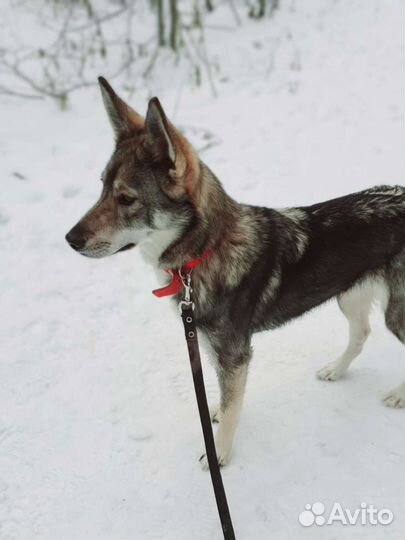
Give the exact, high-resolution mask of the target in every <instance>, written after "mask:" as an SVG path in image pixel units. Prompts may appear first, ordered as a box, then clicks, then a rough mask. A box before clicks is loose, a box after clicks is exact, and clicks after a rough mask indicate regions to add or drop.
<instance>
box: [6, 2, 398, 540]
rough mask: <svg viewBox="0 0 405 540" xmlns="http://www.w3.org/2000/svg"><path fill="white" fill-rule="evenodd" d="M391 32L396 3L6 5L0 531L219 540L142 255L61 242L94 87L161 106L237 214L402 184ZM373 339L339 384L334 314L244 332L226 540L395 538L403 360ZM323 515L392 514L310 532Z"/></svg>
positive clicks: (79, 203)
mask: <svg viewBox="0 0 405 540" xmlns="http://www.w3.org/2000/svg"><path fill="white" fill-rule="evenodd" d="M404 18H405V17H404V4H403V1H402V0H387V1H384V2H381V1H380V0H358V1H355V2H353V1H349V0H309V1H305V2H304V1H299V0H205V1H203V0H97V1H96V0H75V1H73V0H71V1H67V0H36V1H29V0H7V1H4V2H1V3H0V181H1V187H2V195H1V198H0V310H1V312H0V317H1V321H2V324H1V325H0V347H1V360H0V411H1V415H0V538H1V540H55V539H57V540H82V539H83V538H86V539H89V540H93V539H94V540H104V539H105V540H107V539H108V540H126V539H130V538H131V539H133V538H136V539H137V538H140V539H142V540H148V539H151V540H156V539H157V538H165V539H168V540H175V539H176V540H183V539H184V540H186V539H187V540H189V538H193V539H195V540H206V539H207V538H211V539H212V540H214V539H215V540H216V539H218V540H219V539H220V538H221V532H220V528H219V525H218V520H217V516H216V510H215V503H214V499H213V495H212V490H211V486H210V482H209V478H208V476H207V475H206V474H204V473H203V472H202V471H201V470H200V468H199V464H198V457H199V456H200V454H201V448H202V439H201V433H200V427H199V424H198V420H197V409H196V405H195V398H194V395H193V389H192V382H191V376H190V373H189V366H188V361H187V357H186V349H185V345H184V343H183V335H182V329H181V325H180V322H179V320H178V319H177V318H176V317H175V316H173V314H172V311H171V309H170V308H169V306H168V304H167V302H165V301H164V300H157V299H155V298H154V297H153V296H152V295H151V293H150V291H151V290H152V289H154V288H155V287H156V283H155V277H154V274H153V272H151V269H150V268H149V267H148V266H147V265H145V263H144V262H143V261H142V259H141V258H140V256H139V254H138V253H137V252H136V251H131V252H128V253H123V254H121V255H119V256H117V257H112V258H110V259H105V260H102V261H97V260H90V259H85V258H83V257H78V256H77V254H75V253H74V252H73V250H71V249H69V247H68V245H67V244H66V242H65V241H64V235H65V234H66V232H67V231H68V229H69V228H70V227H71V226H72V225H73V224H74V223H75V222H76V221H77V219H78V218H79V217H80V216H81V215H82V214H83V213H84V211H86V210H87V209H88V208H89V207H90V206H91V205H92V204H93V203H94V201H95V200H96V198H97V197H98V194H99V190H100V182H99V177H100V173H101V170H102V169H103V167H104V165H105V163H106V161H107V159H108V157H109V155H110V153H111V151H112V148H113V139H112V134H111V130H110V126H109V124H108V120H107V118H106V115H105V112H104V110H103V106H102V103H101V99H100V95H99V90H98V88H97V84H96V79H97V76H98V75H104V76H105V77H106V78H107V79H108V80H109V81H110V82H111V84H112V85H113V87H114V88H115V89H116V90H117V92H118V93H119V94H120V95H121V96H122V97H123V98H124V99H127V100H128V101H129V102H130V103H131V105H133V107H134V108H135V109H136V110H137V111H138V112H140V113H141V114H144V113H145V111H146V106H147V100H148V98H150V97H152V96H154V95H157V96H158V97H159V99H160V100H161V102H162V104H163V106H164V108H165V110H166V113H167V115H168V116H169V118H170V119H171V120H172V121H173V122H174V123H175V124H176V125H178V126H179V127H180V128H181V129H182V130H183V131H184V133H185V134H186V135H187V136H188V137H189V138H190V139H191V141H192V142H193V144H194V145H195V147H196V148H197V149H198V150H199V151H200V154H201V158H202V159H203V160H204V161H205V162H206V163H207V164H208V165H209V166H210V167H211V168H212V169H213V171H214V172H215V173H216V174H217V176H218V177H219V178H220V179H221V180H222V182H223V183H224V186H225V188H226V190H227V191H228V192H229V193H230V194H231V195H232V196H233V197H234V198H236V199H237V200H243V201H245V202H248V203H251V204H259V205H266V206H275V207H277V206H292V205H304V204H310V203H313V202H315V201H320V200H322V199H327V198H332V197H335V196H338V195H343V194H345V193H348V192H351V191H356V190H359V189H363V188H366V187H370V186H372V185H375V184H404V142H405V141H404V120H403V118H404V44H403V28H404ZM373 330H374V331H373V333H372V335H371V337H370V340H369V342H368V343H367V346H366V348H365V350H364V352H363V354H362V356H361V358H359V359H358V360H356V362H355V363H354V365H353V367H352V368H351V371H350V373H349V374H348V375H347V376H346V377H345V378H344V379H342V381H340V382H337V383H331V384H328V383H324V382H320V381H318V380H316V378H315V375H314V374H315V371H316V370H317V369H318V368H320V367H321V366H322V365H324V364H325V363H327V362H328V361H330V360H333V359H334V358H335V357H336V356H338V354H339V353H340V352H341V350H342V348H343V347H344V345H345V341H346V338H347V335H346V334H347V328H346V323H345V320H344V319H343V317H342V316H341V314H340V313H339V310H338V308H337V307H336V305H335V303H330V304H327V305H326V306H323V307H322V308H320V309H318V310H316V311H314V312H312V313H310V314H309V315H308V316H306V317H305V318H303V319H300V320H298V321H294V322H293V323H292V324H290V325H288V326H286V327H285V328H281V329H279V330H277V331H274V332H271V333H270V332H268V333H265V334H263V335H260V336H257V338H256V339H255V342H254V347H255V354H254V359H253V362H252V367H251V370H250V374H249V382H248V389H247V395H246V405H245V409H244V413H243V416H242V420H241V425H240V429H239V431H238V434H237V440H236V444H235V452H234V456H233V460H232V462H231V464H230V465H229V467H227V468H226V469H224V473H223V474H224V481H225V484H226V487H227V492H228V496H229V502H230V506H231V511H232V514H233V518H234V522H235V529H236V531H237V536H238V538H244V539H249V540H253V539H257V538H276V539H277V540H287V539H289V538H291V537H293V538H300V539H301V538H304V539H305V538H308V539H314V540H334V539H337V538H338V539H339V540H353V538H354V537H356V538H359V539H361V540H363V539H364V540H399V539H400V538H401V535H403V530H404V527H405V513H404V508H405V495H404V490H403V483H404V456H405V450H404V448H405V446H404V430H403V425H404V423H403V412H402V411H396V410H389V409H386V408H384V407H383V406H382V404H381V398H382V396H383V395H384V394H385V393H386V392H387V391H388V390H390V389H392V388H393V387H394V386H395V385H396V384H398V383H399V382H400V381H402V380H403V379H404V372H405V369H404V360H405V353H404V350H403V347H401V346H400V344H399V343H396V342H395V341H394V340H393V339H392V338H390V337H389V336H388V335H387V333H386V331H385V329H384V325H383V324H382V320H381V315H380V314H379V313H378V310H376V312H375V314H374V315H373ZM156 336H159V338H157V337H156ZM205 373H206V379H207V388H208V394H209V400H210V402H212V403H214V402H215V401H216V399H217V393H218V392H217V386H216V381H215V376H214V373H213V371H212V369H211V368H210V367H209V365H208V363H207V364H206V369H205ZM318 501H320V502H323V503H324V504H325V505H326V507H327V508H330V507H331V506H332V505H333V503H334V502H340V503H341V504H342V505H343V506H344V507H346V508H351V509H356V508H358V507H359V505H360V503H361V502H363V501H364V502H367V503H368V504H374V505H375V506H377V507H388V508H390V509H391V510H392V511H393V512H394V514H395V519H394V522H393V523H392V524H391V525H389V526H387V527H383V526H379V527H373V526H360V525H359V526H358V527H355V528H353V527H344V526H339V524H335V525H333V526H330V527H316V526H313V527H311V528H308V529H305V528H303V527H302V526H301V525H300V524H299V523H298V515H299V513H300V512H301V511H302V510H303V509H304V507H305V505H306V504H311V503H315V502H318Z"/></svg>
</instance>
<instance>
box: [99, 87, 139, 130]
mask: <svg viewBox="0 0 405 540" xmlns="http://www.w3.org/2000/svg"><path fill="white" fill-rule="evenodd" d="M98 83H99V85H100V90H101V95H102V98H103V102H104V106H105V110H106V111H107V114H108V118H109V119H110V122H111V125H112V128H113V130H114V134H115V138H116V139H118V138H119V137H120V136H121V135H123V134H130V133H131V132H133V131H138V130H140V129H142V128H143V127H144V124H145V121H144V119H143V118H142V116H141V115H140V114H138V113H137V112H135V111H134V110H133V109H132V108H131V107H130V106H129V105H127V104H126V103H125V101H123V100H122V99H121V98H120V97H119V96H117V94H116V93H115V92H114V90H113V89H112V88H111V86H110V84H109V83H108V82H107V81H106V80H105V79H104V77H99V78H98Z"/></svg>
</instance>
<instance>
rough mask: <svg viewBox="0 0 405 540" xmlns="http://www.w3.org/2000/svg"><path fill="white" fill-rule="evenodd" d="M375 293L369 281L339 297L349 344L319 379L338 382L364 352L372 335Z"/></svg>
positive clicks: (319, 375) (321, 371) (372, 284)
mask: <svg viewBox="0 0 405 540" xmlns="http://www.w3.org/2000/svg"><path fill="white" fill-rule="evenodd" d="M374 293H375V285H374V283H373V281H372V280H369V279H368V280H366V281H364V282H363V283H361V284H360V285H356V286H355V287H353V288H352V289H350V290H348V291H346V292H344V293H343V294H341V295H339V297H338V304H339V307H340V309H341V311H342V313H343V314H344V315H345V316H346V318H347V320H348V322H349V343H348V345H347V347H346V350H345V351H344V353H343V354H342V355H341V356H340V357H339V358H338V359H337V360H336V361H335V362H332V363H330V364H327V365H326V366H324V367H323V368H322V369H320V370H319V371H318V372H317V376H318V378H319V379H322V380H324V381H336V380H337V379H339V378H340V377H341V376H342V375H343V373H344V372H345V371H346V370H347V369H348V367H349V366H350V364H351V363H352V362H353V360H354V359H355V358H356V357H357V356H358V355H359V354H360V353H361V351H362V350H363V346H364V343H365V341H366V339H367V337H368V335H369V334H370V324H369V313H370V308H371V305H372V303H373V299H374Z"/></svg>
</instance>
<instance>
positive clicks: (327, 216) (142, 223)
mask: <svg viewBox="0 0 405 540" xmlns="http://www.w3.org/2000/svg"><path fill="white" fill-rule="evenodd" d="M99 84H100V88H101V93H102V98H103V101H104V105H105V108H106V111H107V114H108V117H109V119H110V122H111V125H112V128H113V131H114V134H115V142H116V146H115V150H114V152H113V154H112V157H111V159H110V160H109V162H108V164H107V166H106V168H105V170H104V172H103V174H102V182H103V188H102V193H101V197H100V199H99V200H98V201H97V202H96V204H95V205H94V206H93V207H92V208H91V209H90V210H89V211H88V212H87V214H85V216H84V217H83V218H82V219H81V220H80V221H79V222H78V223H77V224H76V225H75V226H74V227H73V228H72V229H71V230H70V232H69V233H68V234H67V235H66V240H67V241H68V243H69V244H70V246H71V247H72V248H73V249H75V250H76V251H78V252H79V253H80V254H81V255H85V256H86V257H94V258H101V257H107V256H109V255H113V254H115V253H117V252H120V251H124V250H126V249H129V248H131V247H134V246H136V245H139V247H140V250H141V253H142V254H143V256H144V257H145V259H146V260H147V261H148V262H149V263H151V264H152V265H153V266H154V268H155V269H156V271H157V273H158V274H159V275H160V276H163V280H166V282H167V280H168V279H169V278H168V274H167V273H164V272H163V270H164V269H166V271H167V270H169V271H172V272H178V270H179V269H181V268H183V267H184V265H185V264H186V263H187V262H188V261H190V260H194V259H198V261H199V265H198V266H196V268H195V269H194V270H193V274H192V287H193V299H194V302H195V310H196V320H197V326H198V331H199V334H200V336H201V337H202V338H204V342H205V344H206V345H207V346H208V349H209V353H210V356H211V357H212V359H213V362H214V365H215V368H216V371H217V375H218V381H219V386H220V391H221V398H220V405H219V408H218V410H217V411H216V412H215V413H214V414H213V420H217V421H218V422H219V427H218V431H217V434H216V448H217V456H218V461H219V464H220V465H225V464H227V463H228V461H229V459H230V455H231V450H232V444H233V439H234V434H235V430H236V427H237V424H238V419H239V415H240V412H241V408H242V401H243V396H244V390H245V385H246V379H247V375H248V366H249V362H250V359H251V356H252V349H251V339H252V335H253V334H254V333H255V332H259V331H262V330H267V329H272V328H277V327H279V326H281V325H283V324H285V323H287V322H288V321H290V320H292V319H294V318H296V317H299V316H301V315H303V314H304V313H306V312H308V311H309V310H311V309H313V308H315V307H316V306H319V305H320V304H322V303H324V302H326V301H327V300H329V299H331V298H333V297H336V298H337V301H338V304H339V306H340V309H341V311H342V312H343V314H344V315H345V316H346V318H347V320H348V323H349V331H350V332H349V335H350V337H349V343H348V345H347V348H346V350H345V351H344V353H343V354H342V355H341V356H340V357H339V358H338V359H337V360H336V361H335V362H333V363H331V364H328V365H327V366H325V367H323V368H322V369H320V371H319V372H318V377H319V378H320V379H322V380H325V381H335V380H337V379H339V377H341V376H342V374H343V373H344V372H345V371H346V370H347V368H348V367H349V366H350V364H351V363H352V361H353V360H354V359H355V358H356V357H357V356H358V355H359V354H360V352H361V350H362V348H363V345H364V343H365V341H366V339H367V336H368V335H369V333H370V326H369V312H370V308H371V305H372V303H373V301H374V300H375V299H376V298H380V300H381V304H382V308H383V311H384V313H385V323H386V326H387V328H388V330H390V331H391V332H392V334H394V336H396V337H397V338H398V339H399V340H400V341H401V342H402V343H404V344H405V187H402V186H378V187H374V188H371V189H367V190H365V191H361V192H359V193H354V194H350V195H347V196H343V197H339V198H336V199H333V200H329V201H326V202H322V203H318V204H314V205H312V206H305V207H296V208H286V209H270V208H265V207H258V206H250V205H247V204H240V203H238V202H236V201H234V200H233V199H232V198H231V197H229V196H228V195H227V194H226V193H225V191H224V189H223V187H222V185H221V183H220V182H219V180H218V179H217V178H216V176H215V175H214V174H213V172H211V170H210V169H209V168H208V167H207V165H205V163H203V162H202V161H201V160H200V159H199V157H198V155H197V153H196V151H195V150H194V149H193V147H192V145H191V144H190V143H189V141H188V140H187V139H186V138H185V137H184V136H183V135H182V134H181V133H180V131H179V130H177V129H176V128H175V127H174V126H173V124H172V123H171V122H170V121H169V120H168V118H167V117H166V115H165V113H164V111H163V109H162V106H161V105H160V103H159V100H158V99H157V98H153V99H151V100H150V102H149V106H148V110H147V114H146V117H145V118H143V117H142V116H141V115H140V114H138V113H137V112H135V110H133V109H132V108H131V107H130V106H129V105H127V104H126V103H125V102H124V101H123V100H122V99H121V98H120V97H119V96H118V95H117V94H116V93H115V92H114V90H113V89H112V88H111V86H110V85H109V83H108V82H107V81H106V80H105V79H104V78H102V77H100V78H99ZM173 298H174V300H175V301H176V302H178V301H179V300H181V292H179V291H178V292H177V293H176V294H175V295H174V296H173ZM384 402H385V404H386V405H387V406H389V407H396V408H399V407H405V383H403V384H401V385H399V386H398V387H397V388H395V389H394V390H392V391H391V392H389V393H388V394H387V395H386V396H385V398H384ZM200 461H201V462H202V465H203V468H205V469H206V468H207V467H208V465H207V460H206V457H205V456H203V457H202V458H201V460H200Z"/></svg>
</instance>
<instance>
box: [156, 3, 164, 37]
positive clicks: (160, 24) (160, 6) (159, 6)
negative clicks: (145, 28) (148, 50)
mask: <svg viewBox="0 0 405 540" xmlns="http://www.w3.org/2000/svg"><path fill="white" fill-rule="evenodd" d="M163 2H164V0H157V17H158V43H159V47H164V46H165V45H166V37H165V13H164V6H163Z"/></svg>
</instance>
